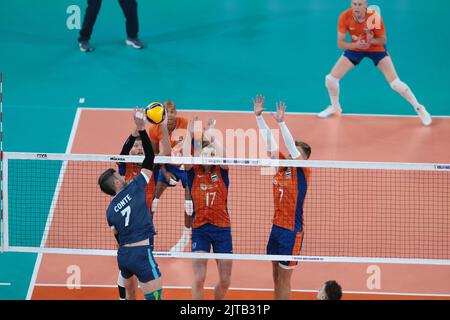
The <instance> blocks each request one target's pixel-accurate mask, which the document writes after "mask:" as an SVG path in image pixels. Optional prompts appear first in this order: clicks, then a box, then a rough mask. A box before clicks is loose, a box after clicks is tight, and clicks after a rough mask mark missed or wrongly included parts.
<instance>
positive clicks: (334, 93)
mask: <svg viewBox="0 0 450 320" xmlns="http://www.w3.org/2000/svg"><path fill="white" fill-rule="evenodd" d="M325 86H326V87H327V89H328V94H329V95H330V101H331V105H332V106H333V107H338V106H340V103H339V91H340V90H339V79H338V78H335V77H333V76H332V75H331V74H329V75H327V76H326V77H325Z"/></svg>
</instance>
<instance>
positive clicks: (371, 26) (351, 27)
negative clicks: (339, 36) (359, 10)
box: [338, 9, 386, 52]
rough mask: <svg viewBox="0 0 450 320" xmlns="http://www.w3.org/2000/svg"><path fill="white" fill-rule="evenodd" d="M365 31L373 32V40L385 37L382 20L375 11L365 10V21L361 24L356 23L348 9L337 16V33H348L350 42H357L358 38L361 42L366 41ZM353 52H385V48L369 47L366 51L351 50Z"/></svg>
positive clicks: (350, 10) (351, 11)
mask: <svg viewBox="0 0 450 320" xmlns="http://www.w3.org/2000/svg"><path fill="white" fill-rule="evenodd" d="M367 29H368V30H370V31H372V32H373V34H374V37H375V38H379V37H383V36H386V30H385V28H384V22H383V19H382V18H381V15H379V14H378V13H377V12H376V11H375V10H372V9H367V13H366V21H364V22H362V23H358V22H357V21H356V20H355V18H354V17H353V9H348V10H346V11H344V12H343V13H342V14H341V15H340V16H339V23H338V31H339V32H340V33H344V34H347V32H349V33H350V36H351V38H352V42H357V40H358V37H360V36H361V38H362V39H363V40H365V39H367V36H366V32H365V31H364V30H367ZM353 51H365V52H383V51H386V48H385V46H370V47H369V49H366V50H360V49H353Z"/></svg>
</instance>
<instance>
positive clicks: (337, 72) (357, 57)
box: [319, 0, 432, 126]
mask: <svg viewBox="0 0 450 320" xmlns="http://www.w3.org/2000/svg"><path fill="white" fill-rule="evenodd" d="M347 32H349V33H350V36H351V42H346V41H345V37H346V34H347ZM386 42H387V38H386V30H385V28H384V23H383V19H382V18H381V15H380V14H378V13H377V12H376V11H375V10H373V9H369V8H368V3H367V0H351V8H350V9H348V10H346V11H344V12H343V13H342V14H341V15H340V17H339V23H338V47H339V49H341V50H345V51H344V54H343V55H342V56H341V57H340V58H339V60H338V61H337V63H336V64H335V66H334V67H333V69H332V70H331V73H330V74H329V75H327V76H326V77H325V85H326V87H327V89H328V94H329V95H330V100H331V105H330V106H329V107H328V108H326V109H325V110H323V111H322V112H320V113H319V117H320V118H328V117H329V116H331V115H332V114H340V113H341V112H342V108H341V104H340V103H339V89H340V88H339V81H340V80H341V79H342V78H343V77H344V76H345V75H346V74H347V72H349V71H350V70H351V69H353V68H354V67H355V66H356V65H358V64H359V63H360V62H361V60H362V59H364V58H365V57H368V58H370V59H371V60H372V61H373V63H374V64H375V66H377V67H378V69H379V70H380V71H381V72H382V73H383V75H384V76H385V78H386V80H387V82H388V83H389V84H390V86H391V88H392V89H393V90H395V91H396V92H398V93H399V94H400V95H401V96H402V97H403V98H405V99H406V100H407V101H408V102H409V103H410V104H411V105H412V106H413V107H414V110H415V111H416V112H417V114H418V115H419V117H420V119H421V120H422V123H423V124H424V125H426V126H429V125H430V124H431V123H432V119H431V116H430V114H429V113H428V111H427V110H426V109H425V107H424V106H423V105H421V104H420V103H419V102H418V101H417V99H416V97H415V95H414V93H413V92H412V91H411V89H410V88H409V87H408V85H407V84H406V83H404V82H403V81H401V80H400V78H399V77H398V75H397V72H396V70H395V67H394V64H393V62H392V59H391V57H390V55H389V54H388V52H387V51H386Z"/></svg>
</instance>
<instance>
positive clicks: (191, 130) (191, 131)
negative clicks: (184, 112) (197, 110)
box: [183, 117, 202, 170]
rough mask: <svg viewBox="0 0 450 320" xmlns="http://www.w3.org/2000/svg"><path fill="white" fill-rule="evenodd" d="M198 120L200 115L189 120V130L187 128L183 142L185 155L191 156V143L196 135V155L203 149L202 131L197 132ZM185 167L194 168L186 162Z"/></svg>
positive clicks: (187, 168)
mask: <svg viewBox="0 0 450 320" xmlns="http://www.w3.org/2000/svg"><path fill="white" fill-rule="evenodd" d="M197 121H198V117H194V118H193V119H192V120H191V121H189V124H188V127H187V130H186V137H185V138H184V143H183V156H184V157H190V156H191V143H192V138H193V137H194V156H195V157H199V156H200V153H201V151H202V139H201V132H200V134H198V133H196V132H195V124H196V122H197ZM184 169H185V170H190V169H192V165H190V164H185V165H184Z"/></svg>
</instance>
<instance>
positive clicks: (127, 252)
mask: <svg viewBox="0 0 450 320" xmlns="http://www.w3.org/2000/svg"><path fill="white" fill-rule="evenodd" d="M143 119H144V113H143V111H142V112H141V111H137V112H135V117H134V120H135V123H136V127H137V130H138V132H139V135H140V137H141V140H142V146H143V149H144V153H145V158H144V161H143V163H142V168H141V171H140V174H138V175H137V176H136V177H135V178H134V179H132V180H131V181H130V183H128V184H127V182H126V181H125V179H124V177H123V176H121V175H119V174H118V173H117V172H116V171H115V170H114V169H113V168H110V169H107V170H106V171H105V172H103V173H102V174H101V175H100V177H99V179H98V184H99V186H100V189H101V190H102V191H103V192H104V193H106V194H108V195H110V196H112V197H113V199H112V200H111V203H110V205H109V206H108V209H107V211H106V217H107V221H108V225H109V226H110V227H111V230H112V232H113V233H114V235H115V237H116V239H117V240H118V243H119V249H118V252H117V262H118V265H119V270H120V272H121V275H122V277H123V285H124V287H125V290H126V298H127V299H134V298H135V294H134V292H135V290H136V288H137V282H136V278H137V279H138V280H139V284H140V287H141V289H142V291H143V293H144V297H145V299H146V300H160V299H161V295H162V280H161V273H160V271H159V268H158V265H157V263H156V261H155V259H154V258H153V254H152V250H153V248H152V247H151V246H150V238H151V237H152V230H153V223H152V221H151V218H150V212H149V208H148V206H147V199H146V194H145V188H146V186H147V184H148V182H149V181H150V178H151V176H152V171H151V170H153V163H154V158H155V155H154V152H153V149H152V147H151V143H150V139H149V138H148V135H147V132H146V131H145V124H144V120H143ZM160 126H161V129H162V136H163V139H162V140H163V151H164V153H168V150H169V138H168V132H167V121H164V122H162V123H161V124H160ZM134 275H135V276H136V278H135V277H133V276H134Z"/></svg>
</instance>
